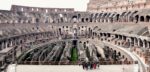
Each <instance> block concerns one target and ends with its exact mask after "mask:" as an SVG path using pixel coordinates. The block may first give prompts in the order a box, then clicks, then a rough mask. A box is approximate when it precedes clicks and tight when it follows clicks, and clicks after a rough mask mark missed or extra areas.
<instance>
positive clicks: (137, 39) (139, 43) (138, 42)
mask: <svg viewBox="0 0 150 72" xmlns="http://www.w3.org/2000/svg"><path fill="white" fill-rule="evenodd" d="M137 40H138V46H139V47H140V39H137Z"/></svg>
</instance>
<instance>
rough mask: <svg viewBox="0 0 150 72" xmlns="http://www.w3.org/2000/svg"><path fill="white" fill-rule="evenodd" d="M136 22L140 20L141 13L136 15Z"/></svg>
mask: <svg viewBox="0 0 150 72" xmlns="http://www.w3.org/2000/svg"><path fill="white" fill-rule="evenodd" d="M135 20H136V23H137V22H138V21H139V15H136V16H135Z"/></svg>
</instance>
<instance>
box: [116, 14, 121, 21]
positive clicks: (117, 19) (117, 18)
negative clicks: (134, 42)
mask: <svg viewBox="0 0 150 72" xmlns="http://www.w3.org/2000/svg"><path fill="white" fill-rule="evenodd" d="M119 17H120V14H117V15H116V21H117V22H118V21H119Z"/></svg>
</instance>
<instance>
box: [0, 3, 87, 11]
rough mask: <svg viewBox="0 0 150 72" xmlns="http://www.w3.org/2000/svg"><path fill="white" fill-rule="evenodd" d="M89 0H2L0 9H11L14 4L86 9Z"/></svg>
mask: <svg viewBox="0 0 150 72" xmlns="http://www.w3.org/2000/svg"><path fill="white" fill-rule="evenodd" d="M88 1H89V0H0V5H1V6H0V9H10V7H11V5H12V4H16V5H24V6H33V7H48V8H75V10H78V11H85V10H86V8H87V3H88Z"/></svg>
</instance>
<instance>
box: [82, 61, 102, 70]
mask: <svg viewBox="0 0 150 72" xmlns="http://www.w3.org/2000/svg"><path fill="white" fill-rule="evenodd" d="M99 66H100V65H99V63H98V62H83V63H82V67H83V69H85V70H89V69H90V70H92V69H97V68H99Z"/></svg>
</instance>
